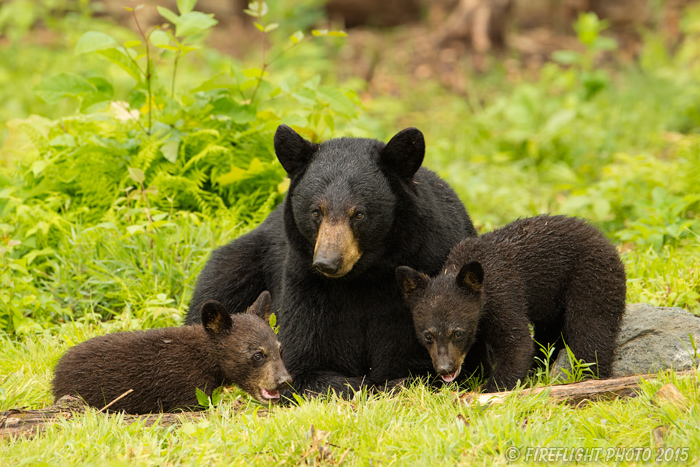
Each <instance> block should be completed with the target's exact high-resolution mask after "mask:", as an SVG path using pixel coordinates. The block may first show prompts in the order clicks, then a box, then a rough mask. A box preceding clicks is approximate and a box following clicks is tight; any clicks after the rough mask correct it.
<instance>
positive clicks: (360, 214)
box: [354, 211, 365, 221]
mask: <svg viewBox="0 0 700 467" xmlns="http://www.w3.org/2000/svg"><path fill="white" fill-rule="evenodd" d="M354 217H355V219H356V220H358V221H361V220H362V219H364V218H365V213H364V212H362V211H359V212H356V213H355V216H354Z"/></svg>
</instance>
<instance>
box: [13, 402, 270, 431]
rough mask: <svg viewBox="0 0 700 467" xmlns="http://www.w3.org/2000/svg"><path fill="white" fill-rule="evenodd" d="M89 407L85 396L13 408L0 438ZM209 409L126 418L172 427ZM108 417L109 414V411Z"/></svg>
mask: <svg viewBox="0 0 700 467" xmlns="http://www.w3.org/2000/svg"><path fill="white" fill-rule="evenodd" d="M86 408H87V406H86V405H85V403H84V402H83V400H82V399H79V398H77V397H73V396H63V397H61V398H60V399H59V400H58V401H56V404H54V405H52V406H50V407H46V408H45V409H39V410H25V409H10V410H6V411H5V412H0V439H3V438H8V437H11V436H33V435H36V434H38V433H40V432H42V431H43V430H44V429H45V428H46V426H47V425H50V424H52V423H56V422H58V421H60V420H71V419H73V418H75V415H78V414H81V413H84V412H85V410H86ZM257 413H258V415H259V416H265V415H267V410H266V409H260V410H258V411H257ZM206 415H207V413H206V412H174V413H154V414H148V415H124V421H125V422H127V423H129V424H131V423H139V422H140V423H143V426H152V425H155V424H158V425H160V426H170V425H175V424H178V423H183V422H186V421H191V420H199V419H201V418H204V417H206ZM105 416H109V415H107V414H105Z"/></svg>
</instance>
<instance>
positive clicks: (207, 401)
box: [196, 386, 224, 409]
mask: <svg viewBox="0 0 700 467" xmlns="http://www.w3.org/2000/svg"><path fill="white" fill-rule="evenodd" d="M196 393H197V402H198V403H199V405H200V406H201V407H204V408H205V409H209V408H211V409H213V408H214V407H216V406H217V405H219V404H220V403H221V399H222V398H223V395H224V394H223V393H224V387H223V386H219V387H218V388H216V389H214V390H213V391H212V393H211V397H210V396H207V393H206V392H204V391H202V390H201V389H199V388H196Z"/></svg>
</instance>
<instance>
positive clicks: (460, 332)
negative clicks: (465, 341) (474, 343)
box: [452, 331, 464, 339]
mask: <svg viewBox="0 0 700 467" xmlns="http://www.w3.org/2000/svg"><path fill="white" fill-rule="evenodd" d="M463 335H464V333H463V332H462V331H455V332H453V333H452V337H454V338H455V339H459V338H460V337H462V336H463Z"/></svg>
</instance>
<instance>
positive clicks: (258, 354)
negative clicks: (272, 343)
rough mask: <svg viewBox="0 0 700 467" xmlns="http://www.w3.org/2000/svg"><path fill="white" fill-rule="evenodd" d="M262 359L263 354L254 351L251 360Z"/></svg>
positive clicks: (257, 360)
mask: <svg viewBox="0 0 700 467" xmlns="http://www.w3.org/2000/svg"><path fill="white" fill-rule="evenodd" d="M262 359H263V354H262V352H255V355H253V360H255V361H256V362H259V361H261V360H262Z"/></svg>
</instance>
